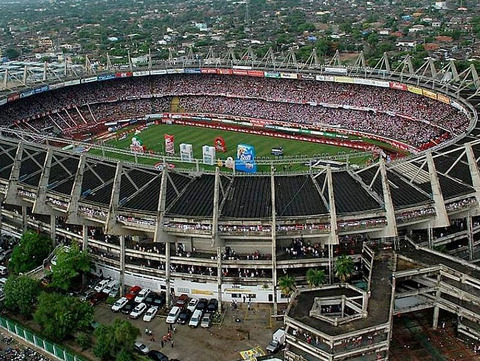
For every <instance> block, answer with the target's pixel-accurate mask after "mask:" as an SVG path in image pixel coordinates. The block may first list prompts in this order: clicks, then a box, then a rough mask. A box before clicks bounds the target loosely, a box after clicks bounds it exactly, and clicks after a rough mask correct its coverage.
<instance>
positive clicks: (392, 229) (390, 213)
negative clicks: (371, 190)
mask: <svg viewBox="0 0 480 361" xmlns="http://www.w3.org/2000/svg"><path fill="white" fill-rule="evenodd" d="M380 175H381V177H382V190H383V203H384V205H385V217H386V218H387V226H386V227H385V230H384V237H396V236H398V230H397V219H396V218H395V208H394V206H393V200H392V194H391V193H390V185H389V184H388V176H387V168H386V167H385V159H383V158H382V157H380Z"/></svg>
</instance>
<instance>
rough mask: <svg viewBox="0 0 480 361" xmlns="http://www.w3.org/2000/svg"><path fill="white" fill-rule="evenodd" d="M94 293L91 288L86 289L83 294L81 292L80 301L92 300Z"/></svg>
mask: <svg viewBox="0 0 480 361" xmlns="http://www.w3.org/2000/svg"><path fill="white" fill-rule="evenodd" d="M96 293H97V291H95V290H94V289H93V288H89V289H87V290H86V291H85V292H83V293H82V294H81V295H80V301H88V300H90V298H92V297H93V296H94V295H95V294H96Z"/></svg>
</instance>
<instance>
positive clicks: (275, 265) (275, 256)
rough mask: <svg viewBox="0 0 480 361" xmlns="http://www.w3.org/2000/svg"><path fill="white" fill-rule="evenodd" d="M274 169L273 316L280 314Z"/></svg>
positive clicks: (272, 186)
mask: <svg viewBox="0 0 480 361" xmlns="http://www.w3.org/2000/svg"><path fill="white" fill-rule="evenodd" d="M273 169H274V167H273V166H272V168H271V176H270V187H271V193H272V286H273V314H274V315H276V314H278V300H277V283H278V275H277V212H276V198H275V174H274V170H273Z"/></svg>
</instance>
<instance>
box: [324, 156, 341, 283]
mask: <svg viewBox="0 0 480 361" xmlns="http://www.w3.org/2000/svg"><path fill="white" fill-rule="evenodd" d="M327 185H328V206H329V210H330V236H329V237H328V243H327V245H328V277H329V280H330V283H332V281H333V245H334V244H338V243H339V241H338V225H337V209H336V207H335V193H334V190H333V177H332V168H331V167H330V165H328V166H327Z"/></svg>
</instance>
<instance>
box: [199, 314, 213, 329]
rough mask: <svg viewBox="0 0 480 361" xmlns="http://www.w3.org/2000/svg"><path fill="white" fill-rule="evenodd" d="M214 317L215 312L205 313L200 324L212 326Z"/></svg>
mask: <svg viewBox="0 0 480 361" xmlns="http://www.w3.org/2000/svg"><path fill="white" fill-rule="evenodd" d="M212 318H213V313H205V314H204V315H203V317H202V322H200V326H202V327H203V328H209V327H210V326H212Z"/></svg>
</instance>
